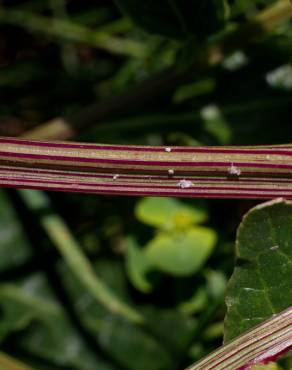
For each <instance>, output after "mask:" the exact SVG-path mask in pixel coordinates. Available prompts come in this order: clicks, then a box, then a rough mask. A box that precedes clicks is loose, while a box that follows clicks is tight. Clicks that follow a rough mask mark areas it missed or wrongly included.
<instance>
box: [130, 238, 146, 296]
mask: <svg viewBox="0 0 292 370" xmlns="http://www.w3.org/2000/svg"><path fill="white" fill-rule="evenodd" d="M125 245H126V270H127V274H128V277H129V280H130V281H131V283H132V284H133V285H134V287H135V288H136V289H138V290H140V291H141V292H143V293H148V292H150V291H151V290H152V286H151V284H150V283H149V281H148V280H147V277H146V275H147V273H148V272H149V271H150V270H152V265H151V264H150V263H149V261H148V260H147V258H146V256H145V254H144V253H143V250H142V249H141V248H139V246H138V245H137V242H136V240H135V239H134V238H132V237H129V238H127V240H126V242H125Z"/></svg>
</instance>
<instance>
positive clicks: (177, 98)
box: [173, 78, 215, 103]
mask: <svg viewBox="0 0 292 370" xmlns="http://www.w3.org/2000/svg"><path fill="white" fill-rule="evenodd" d="M214 89H215V81H214V80H213V79H212V78H206V79H204V80H200V81H196V82H193V83H191V84H187V85H182V86H180V87H179V88H178V89H177V90H176V92H175V93H174V96H173V102H174V103H182V102H185V101H186V100H189V99H193V98H196V97H197V96H201V95H206V94H209V93H211V92H212V91H213V90H214Z"/></svg>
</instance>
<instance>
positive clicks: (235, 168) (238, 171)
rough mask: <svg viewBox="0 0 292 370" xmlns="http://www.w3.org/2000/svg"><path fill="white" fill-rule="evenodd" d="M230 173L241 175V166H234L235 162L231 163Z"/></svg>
mask: <svg viewBox="0 0 292 370" xmlns="http://www.w3.org/2000/svg"><path fill="white" fill-rule="evenodd" d="M228 173H229V174H230V175H233V176H239V175H240V174H241V170H240V168H239V167H237V166H234V164H233V163H231V165H230V167H229V168H228Z"/></svg>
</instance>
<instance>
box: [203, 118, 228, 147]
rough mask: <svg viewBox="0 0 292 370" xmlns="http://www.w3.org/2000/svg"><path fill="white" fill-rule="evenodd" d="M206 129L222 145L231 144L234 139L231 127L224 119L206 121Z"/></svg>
mask: <svg viewBox="0 0 292 370" xmlns="http://www.w3.org/2000/svg"><path fill="white" fill-rule="evenodd" d="M204 128H205V130H206V131H207V132H208V133H209V134H211V135H212V136H213V137H214V138H215V139H216V140H217V142H218V143H219V144H220V145H227V144H230V142H231V138H232V131H231V127H230V126H229V124H228V122H227V121H226V120H224V119H223V118H219V119H210V120H207V121H205V124H204Z"/></svg>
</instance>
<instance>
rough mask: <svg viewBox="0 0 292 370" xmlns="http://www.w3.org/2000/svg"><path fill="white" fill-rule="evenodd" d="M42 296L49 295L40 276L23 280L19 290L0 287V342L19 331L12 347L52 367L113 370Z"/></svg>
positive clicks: (51, 299)
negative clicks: (50, 364)
mask: <svg viewBox="0 0 292 370" xmlns="http://www.w3.org/2000/svg"><path fill="white" fill-rule="evenodd" d="M39 291H40V292H41V293H39ZM44 292H46V294H49V293H48V292H49V290H48V287H47V285H46V281H45V280H44V279H43V278H42V277H41V276H40V275H36V276H34V277H32V278H30V279H27V280H26V281H25V283H24V284H23V285H22V287H20V286H17V285H13V284H2V285H0V309H1V313H2V317H1V321H0V341H3V340H4V339H5V338H6V336H7V335H8V334H10V333H12V332H18V331H21V332H22V336H21V337H20V339H19V340H17V341H16V342H15V345H17V346H19V347H20V348H22V349H24V350H25V351H26V352H27V353H31V354H32V355H36V356H38V357H39V358H42V359H45V360H48V361H50V362H52V363H54V364H55V365H56V366H69V367H70V368H71V369H72V370H73V369H74V370H100V369H102V370H113V368H111V367H108V366H107V365H106V364H103V363H102V361H101V362H99V361H98V357H96V355H95V354H94V353H93V352H91V351H90V350H89V349H88V348H87V346H86V343H85V342H84V341H83V339H82V338H81V337H80V336H79V334H78V332H76V330H75V329H74V327H73V326H72V324H71V323H70V321H69V320H68V317H67V316H66V314H65V312H64V311H63V308H62V307H61V306H60V305H59V304H58V303H57V302H56V301H55V300H54V296H53V295H51V294H49V295H48V296H47V297H46V298H44V297H43V295H44Z"/></svg>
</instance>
